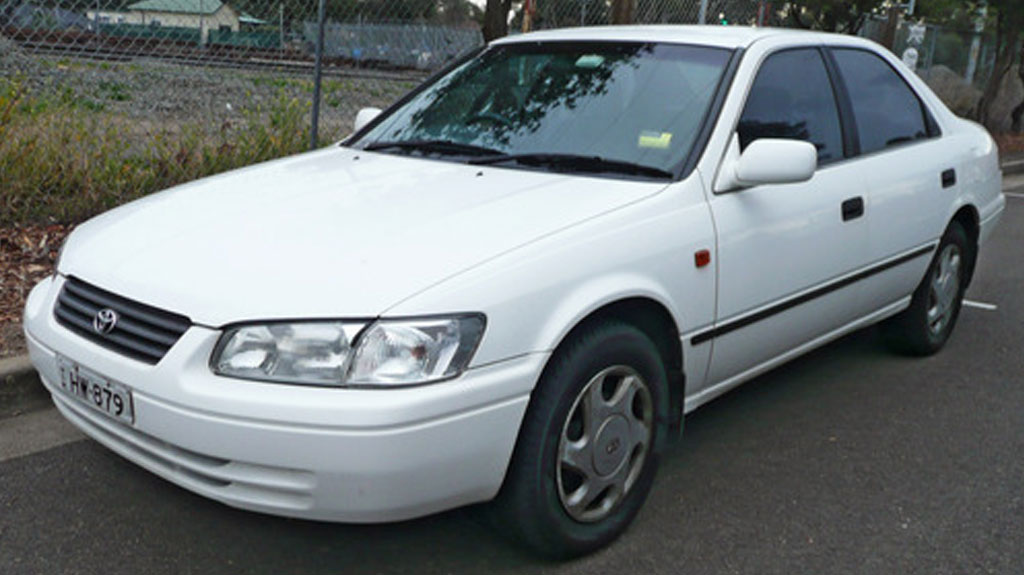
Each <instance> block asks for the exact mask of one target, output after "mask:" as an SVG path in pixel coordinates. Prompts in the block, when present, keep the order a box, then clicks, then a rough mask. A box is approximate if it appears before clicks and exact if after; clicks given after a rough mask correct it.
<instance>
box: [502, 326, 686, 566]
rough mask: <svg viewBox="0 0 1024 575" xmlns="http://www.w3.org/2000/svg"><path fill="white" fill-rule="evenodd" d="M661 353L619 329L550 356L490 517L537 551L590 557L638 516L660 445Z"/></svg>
mask: <svg viewBox="0 0 1024 575" xmlns="http://www.w3.org/2000/svg"><path fill="white" fill-rule="evenodd" d="M667 410H668V389H667V380H666V376H665V370H664V367H663V366H662V363H661V357H660V355H659V354H658V350H657V348H656V347H655V346H654V344H653V343H652V342H651V341H650V339H649V338H648V337H647V336H646V335H645V334H644V333H643V332H642V331H640V330H639V329H637V328H635V327H633V326H630V325H628V324H624V323H619V322H607V323H600V324H596V325H593V326H590V327H587V328H584V329H583V330H582V331H581V332H580V333H578V334H577V335H575V336H573V338H572V339H571V340H570V341H568V342H567V343H566V344H565V345H563V346H562V347H561V348H559V350H558V351H557V352H556V353H555V355H554V356H553V357H552V359H551V362H550V363H549V365H548V367H547V369H545V372H544V375H543V376H542V378H541V381H540V382H539V383H538V385H537V388H536V390H535V391H534V394H533V397H532V398H531V400H530V407H529V409H528V410H527V414H526V418H525V420H524V422H523V426H522V429H521V431H520V435H519V442H518V443H517V445H516V451H515V454H514V455H513V460H512V465H511V467H510V469H509V472H508V476H507V477H506V480H505V485H504V486H503V488H502V492H501V494H500V495H499V497H498V500H497V501H496V504H495V506H496V510H497V511H498V513H499V514H500V516H501V519H502V520H503V524H504V525H505V526H507V527H508V528H509V529H510V530H512V531H513V532H514V533H515V534H516V535H517V536H518V538H519V539H520V540H522V541H523V542H525V543H526V544H527V545H529V546H530V547H532V548H533V549H535V550H537V551H539V552H541V553H543V554H545V555H548V556H551V557H557V558H565V557H572V556H576V555H581V554H584V553H588V552H590V551H593V550H595V549H597V548H599V547H601V546H603V545H605V544H607V543H609V542H610V541H612V540H613V539H615V538H616V537H618V536H619V535H620V534H622V532H623V531H625V530H626V528H627V527H628V525H629V523H630V522H631V521H632V520H633V517H634V516H635V515H636V513H637V512H638V511H639V510H640V507H641V506H642V505H643V502H644V500H645V499H646V497H647V493H648V491H649V490H650V487H651V483H652V481H653V479H654V474H655V471H656V469H657V464H658V453H659V452H660V448H661V444H662V443H663V441H664V438H665V437H666V429H665V428H666V426H665V422H666V421H667V420H668V413H667Z"/></svg>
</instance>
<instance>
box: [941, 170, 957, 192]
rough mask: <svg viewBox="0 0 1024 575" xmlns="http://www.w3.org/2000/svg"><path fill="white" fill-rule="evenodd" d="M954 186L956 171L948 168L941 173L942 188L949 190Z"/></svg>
mask: <svg viewBox="0 0 1024 575" xmlns="http://www.w3.org/2000/svg"><path fill="white" fill-rule="evenodd" d="M955 185H956V170H954V169H953V168H950V169H948V170H946V171H944V172H942V187H943V188H949V187H952V186H955Z"/></svg>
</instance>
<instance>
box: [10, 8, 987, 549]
mask: <svg viewBox="0 0 1024 575" xmlns="http://www.w3.org/2000/svg"><path fill="white" fill-rule="evenodd" d="M1000 183H1001V175H1000V172H999V169H998V161H997V151H996V147H995V145H994V143H993V141H992V139H991V138H990V137H989V135H988V134H987V133H986V132H985V130H983V129H982V128H980V127H978V126H977V125H975V124H972V123H970V122H967V121H965V120H962V119H960V118H957V117H956V116H954V115H953V114H952V113H950V111H949V110H948V109H947V108H946V107H945V106H944V105H943V104H942V102H940V101H939V99H938V98H936V96H935V95H934V94H933V93H932V92H931V91H930V90H929V89H928V88H927V87H926V86H925V84H924V83H923V82H921V81H920V80H919V79H918V78H917V77H916V76H915V75H914V74H913V73H912V72H910V71H909V70H907V69H906V68H905V67H904V66H903V65H902V64H901V63H900V62H899V61H898V60H897V59H896V58H894V57H893V56H892V55H891V54H890V53H888V52H886V51H884V50H882V49H880V48H879V47H878V46H876V45H874V44H872V43H870V42H867V41H865V40H861V39H858V38H852V37H845V36H834V35H825V34H814V33H803V32H790V31H782V30H771V29H742V28H719V27H714V28H712V27H620V28H599V29H574V30H561V31H552V32H542V33H536V34H529V35H523V36H518V37H515V38H509V39H505V40H501V41H498V42H495V43H493V44H491V45H490V46H488V47H487V48H486V49H483V50H482V51H480V52H479V53H478V54H476V55H474V56H473V57H471V58H468V59H466V60H464V61H461V62H459V63H457V64H455V65H453V66H452V67H450V68H449V69H448V70H447V71H445V72H444V73H443V74H440V75H439V76H438V77H437V78H436V79H434V80H432V81H430V82H428V83H426V84H425V85H423V86H421V87H419V88H417V89H416V90H414V91H413V92H412V93H410V94H409V95H407V96H406V97H404V98H403V99H402V100H401V101H399V102H398V103H396V104H395V105H394V106H392V107H391V108H390V109H388V110H387V111H384V112H383V113H379V110H372V109H367V110H364V111H362V112H361V113H360V114H359V117H358V119H357V131H356V133H355V134H354V135H353V136H351V137H350V138H349V139H348V140H346V141H345V142H342V143H341V144H340V145H335V146H331V147H329V148H327V149H322V150H319V151H315V152H311V153H308V154H303V155H299V156H295V157H291V158H286V159H282V160H277V161H273V162H268V163H265V164H262V165H258V166H254V167H250V168H246V169H243V170H238V171H235V172H232V173H229V174H225V175H220V176H216V177H212V178H207V179H204V180H201V181H198V182H194V183H191V184H187V185H184V186H180V187H178V188H175V189H173V190H168V191H166V192H163V193H159V194H155V195H152V196H149V197H147V198H145V199H142V200H139V201H136V202H133V203H131V204H128V205H126V206H123V207H121V208H118V209H115V210H113V211H111V212H109V213H106V214H104V215H102V216H99V217H97V218H95V219H93V220H91V221H89V222H87V223H84V224H82V225H81V226H79V227H78V228H77V229H76V230H75V232H74V233H73V234H72V235H71V237H70V238H69V239H68V241H67V243H66V245H65V246H64V250H63V254H62V258H61V259H60V261H59V263H58V266H57V269H56V271H55V273H54V275H53V277H51V278H49V279H47V280H45V281H43V282H41V283H40V284H39V285H38V286H36V288H35V289H34V290H33V291H32V293H31V296H30V297H29V300H28V303H27V305H26V310H25V323H24V325H25V330H26V334H27V337H28V342H29V348H30V351H31V356H32V361H33V362H34V364H35V366H36V367H37V368H38V370H39V373H40V375H41V376H42V380H43V383H44V384H45V385H46V387H47V388H48V389H49V390H50V392H51V393H52V395H53V400H54V402H55V403H56V405H57V407H58V408H59V409H60V411H61V412H62V413H63V414H64V415H65V416H66V417H67V418H68V419H69V420H70V421H71V422H72V423H74V424H75V425H77V426H78V427H79V428H81V429H82V430H83V431H85V432H86V433H87V434H89V435H90V436H92V437H93V438H94V439H95V440H96V441H98V442H100V443H102V444H104V445H106V446H107V447H109V448H110V449H112V450H114V451H116V452H117V453H119V454H121V455H123V456H124V457H126V458H128V459H130V460H131V461H134V462H135V463H137V464H139V465H141V466H142V467H145V468H146V469H149V470H150V471H152V472H154V473H156V474H158V475H160V476H162V477H164V478H166V479H168V480H170V481H173V482H174V483H177V484H178V485H181V486H182V487H185V488H187V489H190V490H192V491H194V492H196V493H200V494H202V495H205V496H207V497H210V498H212V499H216V500H218V501H222V502H224V503H226V504H228V505H232V506H237V507H242V508H246V509H252V510H257V511H262V512H267V513H273V514H279V515H287V516H293V517H305V518H313V519H323V520H336V521H346V522H380V521H394V520H401V519H407V518H411V517H417V516H421V515H424V514H428V513H434V512H437V511H440V510H443V509H449V508H452V507H456V506H460V505H466V504H470V503H474V502H481V501H487V500H491V499H495V498H496V501H495V503H494V505H492V509H494V510H495V511H496V512H497V513H498V514H499V515H500V516H501V517H502V518H503V519H504V520H505V525H508V526H509V529H510V530H511V531H512V532H513V533H515V534H516V535H518V537H519V538H520V539H522V540H523V541H524V542H526V543H527V544H529V545H530V546H532V547H534V548H536V549H538V550H539V551H541V552H544V553H546V554H549V555H553V556H563V557H564V556H571V555H577V554H581V553H586V552H588V551H591V550H593V549H596V548H597V547H599V546H601V545H603V544H605V543H607V542H609V541H611V540H612V539H614V538H615V537H616V536H618V535H619V534H620V533H622V532H623V531H624V530H625V529H626V527H627V526H628V524H629V523H630V521H631V520H632V519H633V517H634V516H635V514H636V513H637V511H638V510H639V508H640V506H641V505H642V503H643V501H644V499H645V497H646V495H647V492H648V491H649V489H650V487H651V482H652V480H653V478H654V475H655V471H656V468H657V464H658V458H659V455H660V454H661V453H662V452H663V450H664V449H665V447H666V445H667V444H668V443H670V441H671V439H672V438H673V437H674V436H675V435H678V430H679V429H680V426H681V421H682V418H683V416H684V415H685V414H686V413H688V412H690V411H692V410H694V409H696V408H697V407H699V406H700V405H701V404H703V403H705V402H707V401H709V400H711V399H712V398H714V397H716V396H718V395H720V394H722V393H724V392H726V391H728V390H729V389H731V388H733V387H735V386H736V385H738V384H739V383H741V382H743V381H745V380H748V379H750V378H752V377H754V376H756V375H758V374H760V373H763V372H765V371H767V370H769V369H771V368H773V367H775V366H777V365H779V364H781V363H782V362H784V361H787V360H789V359H791V358H793V357H796V356H798V355H800V354H802V353H804V352H807V351H808V350H811V349H812V348H815V347H817V346H820V345H822V344H824V343H826V342H828V341H830V340H833V339H836V338H837V337H839V336H841V335H843V334H845V333H848V332H851V331H853V330H857V329H859V328H862V327H864V326H867V325H870V324H873V323H875V322H879V321H882V320H885V324H884V325H885V333H886V334H887V337H888V338H889V339H890V340H891V342H892V343H893V344H895V345H896V346H898V347H899V348H900V349H903V350H906V351H908V352H911V353H914V354H930V353H934V352H936V351H938V350H939V349H940V348H941V347H942V346H943V344H944V343H945V342H946V340H947V338H948V337H949V336H950V333H951V331H952V329H953V326H954V324H955V323H956V320H957V315H958V312H959V311H960V305H961V300H962V297H963V293H964V289H965V288H966V287H967V285H968V283H969V282H970V280H971V275H972V272H973V270H974V266H975V261H976V259H977V255H978V250H979V247H980V246H981V245H982V244H983V243H984V242H985V239H986V238H987V237H988V236H989V234H990V233H991V232H992V229H993V227H994V226H995V224H996V222H997V220H998V219H999V216H1000V214H1001V212H1002V210H1003V204H1004V199H1003V196H1002V195H1001V193H1000Z"/></svg>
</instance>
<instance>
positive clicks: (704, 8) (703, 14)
mask: <svg viewBox="0 0 1024 575" xmlns="http://www.w3.org/2000/svg"><path fill="white" fill-rule="evenodd" d="M707 18H708V0H700V12H698V13H697V23H698V24H707Z"/></svg>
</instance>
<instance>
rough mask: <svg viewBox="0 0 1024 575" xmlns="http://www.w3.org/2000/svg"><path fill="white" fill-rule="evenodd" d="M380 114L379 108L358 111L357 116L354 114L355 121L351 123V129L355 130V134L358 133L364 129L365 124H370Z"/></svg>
mask: <svg viewBox="0 0 1024 575" xmlns="http://www.w3.org/2000/svg"><path fill="white" fill-rule="evenodd" d="M380 113H381V109H380V108H363V109H362V110H359V113H358V114H356V121H355V122H353V126H352V127H353V128H355V131H356V132H358V131H359V130H362V129H363V128H364V127H366V125H367V124H369V123H370V122H372V121H373V119H374V118H376V117H377V116H379V115H380Z"/></svg>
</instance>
